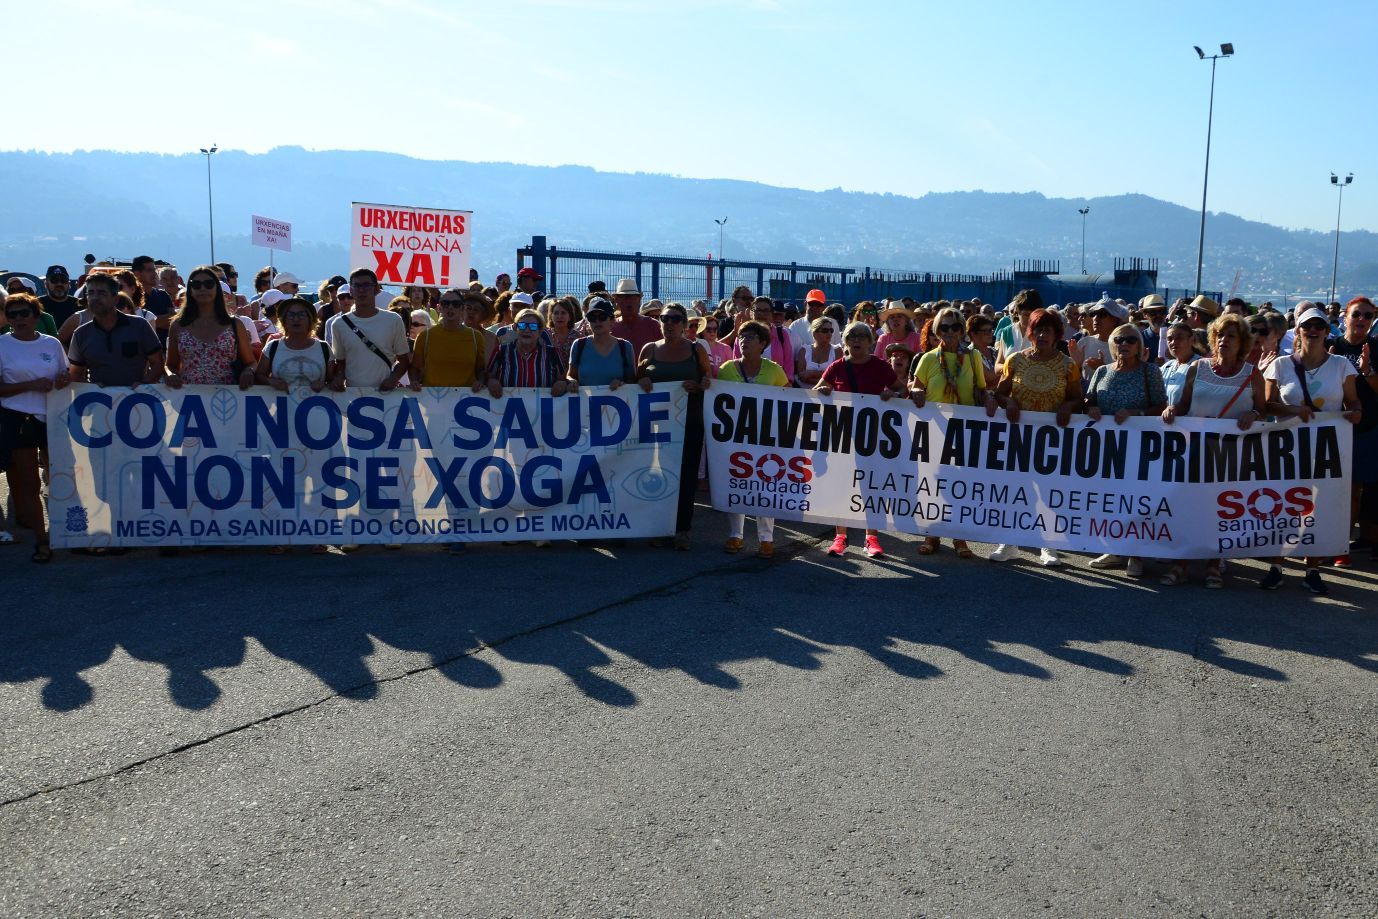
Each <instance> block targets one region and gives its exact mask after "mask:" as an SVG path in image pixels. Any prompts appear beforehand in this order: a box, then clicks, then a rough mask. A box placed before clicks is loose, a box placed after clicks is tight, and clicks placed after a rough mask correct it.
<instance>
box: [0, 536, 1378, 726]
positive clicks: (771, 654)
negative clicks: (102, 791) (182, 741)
mask: <svg viewBox="0 0 1378 919" xmlns="http://www.w3.org/2000/svg"><path fill="white" fill-rule="evenodd" d="M912 548H913V544H912V543H899V544H897V545H895V546H894V549H895V552H896V554H895V555H894V556H891V557H887V558H885V559H881V560H878V561H870V560H866V559H864V558H862V557H861V556H860V555H859V554H855V555H849V556H847V557H845V558H842V559H830V558H827V557H825V556H824V555H823V554H822V553H821V552H819V551H817V550H815V549H813V548H811V547H809V545H808V544H801V546H800V551H799V557H798V558H795V559H787V558H783V557H782V558H778V559H777V560H776V561H775V562H774V563H769V562H760V561H756V560H754V559H750V558H745V559H741V560H734V559H731V558H729V557H726V556H722V557H721V558H718V557H714V556H716V549H715V548H701V549H699V550H698V553H713V554H714V555H713V556H707V557H704V556H701V555H700V556H698V557H696V556H686V555H682V554H679V553H672V552H667V551H657V550H650V549H645V548H642V547H630V548H626V547H621V548H617V549H615V550H609V551H602V552H600V551H594V550H593V549H591V548H589V547H584V546H572V545H565V546H561V547H557V548H556V549H554V550H551V551H548V552H537V551H532V550H523V549H518V550H515V551H507V550H503V549H498V548H494V549H492V550H489V549H476V550H472V551H470V552H469V553H468V554H467V555H466V556H464V557H462V558H461V559H458V560H452V559H449V558H447V557H444V556H439V555H437V554H433V553H422V552H396V553H387V552H381V551H375V552H365V553H361V554H359V555H354V556H349V557H342V556H337V555H332V556H306V555H299V556H292V557H290V558H289V559H280V558H270V557H268V556H260V555H257V554H255V553H249V552H233V553H230V552H210V553H202V554H198V555H195V556H192V557H184V558H180V559H177V560H175V561H173V560H163V559H155V558H152V557H143V556H140V555H135V556H129V557H124V558H120V559H100V560H77V559H72V560H70V561H69V562H68V563H66V564H61V565H54V566H52V571H53V574H54V575H55V576H56V578H55V581H54V583H60V584H61V588H60V590H59V589H58V588H57V587H55V586H52V585H47V586H46V587H45V586H44V585H36V584H34V583H33V582H32V581H30V582H27V583H26V584H25V585H24V587H23V589H21V591H20V599H21V601H25V602H20V603H19V604H17V608H16V607H15V606H12V607H11V608H10V609H9V610H8V611H7V612H5V613H4V614H0V628H2V629H3V634H4V635H5V636H6V640H5V641H4V642H3V646H0V683H10V684H16V683H25V682H29V681H34V680H39V681H42V691H41V699H42V704H43V706H44V707H45V708H46V709H48V710H50V711H55V712H69V711H74V710H76V709H79V708H82V707H84V706H87V705H90V704H91V703H92V702H93V701H94V700H95V698H96V697H95V693H94V691H93V688H92V686H91V684H90V683H89V682H88V680H87V678H86V676H84V674H85V673H86V672H87V671H90V670H91V669H92V668H95V667H98V666H99V665H101V664H103V663H105V662H106V661H108V660H109V659H110V658H111V655H112V654H114V653H115V651H116V649H117V648H118V649H123V651H124V652H125V653H127V654H128V655H129V656H131V657H133V658H135V659H136V660H139V661H144V662H148V663H152V664H156V665H159V666H161V667H163V668H165V669H166V672H167V677H166V681H167V698H168V701H170V702H171V703H172V704H173V705H174V706H177V707H180V708H182V709H186V710H192V711H195V710H202V709H206V708H209V707H211V706H213V705H215V704H216V703H217V702H218V701H219V700H220V699H221V696H222V693H223V692H224V691H225V688H224V686H222V684H226V685H228V684H230V683H231V682H232V681H237V682H235V683H234V686H233V687H232V690H233V691H243V690H244V689H245V688H246V687H247V686H249V685H251V684H252V681H253V679H254V674H248V673H236V672H235V671H237V670H240V669H243V668H245V667H246V660H247V659H248V658H247V656H246V655H247V652H248V650H249V648H250V643H251V642H253V643H256V644H257V645H259V646H261V647H262V648H263V649H265V650H266V651H267V652H268V653H270V654H271V655H273V656H274V657H276V658H278V659H281V660H283V661H289V662H291V663H293V664H295V665H296V666H297V667H299V668H301V669H302V670H304V671H307V672H309V673H310V674H311V675H313V676H314V677H315V678H316V679H317V680H319V681H320V682H321V683H323V684H324V685H325V686H326V687H328V688H329V689H330V690H332V691H333V693H336V694H340V695H343V696H346V697H347V698H349V699H351V700H356V701H357V700H367V699H370V698H373V697H374V696H376V695H377V692H378V681H379V680H380V679H388V678H390V677H393V676H396V675H399V674H403V673H407V672H415V671H416V670H423V669H429V668H430V667H436V668H437V669H438V672H439V673H440V674H442V675H443V676H444V677H446V678H448V679H450V680H452V681H454V682H455V683H458V684H461V685H464V686H467V687H471V688H473V689H476V690H481V689H491V688H494V687H497V686H500V685H501V684H502V683H503V673H502V663H503V662H504V661H507V662H514V663H522V664H531V665H538V666H545V667H550V668H553V669H555V670H557V671H559V672H560V673H563V674H564V675H565V676H566V677H567V678H568V679H569V681H570V682H571V683H572V684H573V685H574V686H575V687H577V688H578V689H579V690H580V691H581V692H583V693H584V694H585V695H586V696H588V697H589V698H591V699H595V700H597V701H599V702H602V703H604V704H606V705H609V706H617V707H628V706H633V705H635V704H637V701H638V700H637V697H636V695H635V694H634V693H633V692H632V690H631V689H630V688H628V687H627V686H626V685H624V684H623V683H622V682H620V681H619V680H618V678H617V676H618V672H619V666H625V665H622V664H620V663H619V661H618V660H617V658H618V657H619V656H620V657H623V658H627V659H630V661H632V662H634V664H635V665H637V666H640V667H646V668H652V669H655V670H662V671H668V670H677V671H680V672H682V673H684V674H686V675H687V676H689V677H691V678H692V679H694V680H696V681H698V682H699V683H701V684H703V685H706V686H714V687H717V688H720V689H723V690H727V691H731V690H736V689H738V688H740V682H739V680H738V678H737V677H735V676H733V674H732V673H731V671H730V670H729V669H728V668H729V667H730V665H732V664H733V663H734V662H742V661H756V660H765V661H770V662H773V663H776V664H779V665H780V666H783V667H791V668H796V669H800V670H813V669H817V668H819V667H821V666H822V664H823V660H824V658H825V656H826V655H828V654H830V653H832V651H833V649H835V648H839V647H846V648H854V649H857V650H858V651H861V652H863V653H865V654H867V655H869V656H871V657H872V658H873V659H874V660H876V661H877V662H878V663H880V664H881V665H883V666H884V667H886V668H887V669H888V670H889V671H890V672H892V673H894V674H896V675H897V676H901V677H907V678H911V679H929V678H933V677H938V676H941V675H942V670H940V669H939V668H938V667H937V666H936V665H935V664H933V663H931V662H929V661H926V660H924V659H923V655H922V652H921V649H922V648H923V647H924V646H930V647H941V648H947V649H950V650H952V651H955V652H957V653H958V654H960V655H962V656H964V657H965V658H967V659H969V660H971V661H973V662H975V663H978V664H981V665H983V666H985V667H988V668H990V669H991V670H992V671H996V672H998V673H1002V674H1009V675H1013V676H1019V677H1025V678H1028V679H1035V680H1046V679H1050V678H1051V677H1052V674H1051V673H1050V672H1049V671H1048V670H1047V669H1046V668H1045V667H1043V666H1040V665H1039V664H1038V663H1036V662H1034V661H1033V660H1029V659H1027V658H1026V657H1024V656H1021V654H1020V653H1019V649H1021V648H1029V649H1034V650H1037V651H1040V652H1042V653H1044V654H1046V655H1048V656H1049V657H1051V658H1054V659H1057V660H1059V661H1063V662H1065V663H1067V664H1070V665H1072V666H1076V667H1083V668H1087V669H1090V670H1094V671H1099V672H1102V673H1106V674H1111V675H1115V676H1121V677H1129V676H1131V675H1132V674H1133V673H1134V668H1133V667H1132V665H1131V664H1130V663H1128V662H1127V661H1123V660H1120V659H1118V658H1116V657H1114V656H1112V655H1111V654H1109V653H1106V652H1105V651H1104V650H1089V649H1088V648H1087V647H1085V646H1087V645H1091V646H1097V645H1113V644H1116V643H1126V644H1131V645H1139V646H1142V647H1145V648H1154V649H1161V650H1166V651H1172V652H1177V653H1180V654H1183V655H1186V656H1189V657H1194V658H1196V659H1199V660H1200V661H1202V662H1204V663H1206V664H1209V665H1211V666H1215V667H1219V668H1222V669H1225V670H1229V671H1232V672H1235V673H1239V674H1242V675H1246V676H1249V677H1252V678H1255V679H1260V680H1285V679H1287V675H1286V674H1285V673H1282V672H1281V671H1279V670H1276V669H1274V668H1272V667H1268V666H1265V665H1262V664H1259V663H1256V662H1253V661H1249V660H1247V659H1244V658H1241V657H1239V656H1235V655H1232V654H1231V653H1229V652H1228V651H1227V650H1225V648H1226V646H1227V645H1229V644H1241V645H1256V646H1260V647H1264V648H1275V649H1281V650H1290V651H1296V652H1299V653H1303V654H1308V655H1313V656H1316V657H1324V658H1333V659H1336V660H1341V661H1346V662H1348V663H1351V664H1353V665H1354V666H1356V667H1360V668H1363V669H1366V670H1369V671H1375V672H1378V629H1375V627H1374V619H1373V616H1372V615H1371V613H1368V612H1366V610H1367V609H1368V607H1369V604H1368V598H1369V596H1371V594H1370V591H1371V590H1372V588H1373V585H1374V577H1373V575H1372V573H1371V572H1366V571H1363V572H1359V571H1355V572H1343V573H1338V576H1331V577H1330V579H1329V580H1330V583H1331V585H1332V590H1333V594H1332V597H1333V599H1335V600H1338V601H1340V602H1338V603H1320V602H1314V601H1313V600H1312V598H1310V597H1309V596H1307V595H1304V594H1302V593H1301V591H1300V589H1299V588H1298V587H1296V586H1292V587H1290V588H1289V589H1288V590H1287V591H1280V592H1278V593H1273V594H1265V593H1263V592H1261V591H1258V590H1255V589H1254V588H1253V585H1252V575H1253V572H1252V571H1250V572H1248V577H1247V578H1246V577H1242V576H1241V577H1237V578H1236V579H1235V581H1234V583H1233V584H1232V586H1231V587H1230V588H1229V589H1227V590H1224V591H1218V592H1217V591H1209V592H1208V591H1204V590H1202V589H1200V588H1199V587H1194V586H1189V587H1177V588H1159V587H1158V585H1157V584H1156V581H1153V580H1152V579H1145V580H1144V581H1140V582H1127V581H1125V580H1124V579H1123V578H1122V577H1117V576H1115V575H1112V574H1106V573H1103V572H1098V571H1092V570H1090V569H1087V568H1084V567H1076V566H1069V567H1068V568H1065V569H1061V570H1059V571H1057V572H1056V573H1054V572H1050V571H1046V570H1044V569H1040V568H1037V567H1033V566H1031V565H1026V564H1012V565H1005V566H999V567H996V566H993V565H992V564H990V563H989V562H987V561H985V560H983V559H973V560H967V561H962V560H957V559H955V558H953V557H952V556H951V555H950V554H946V555H939V556H935V557H933V558H932V559H924V560H919V559H918V558H917V557H915V556H914V555H913V552H912ZM853 551H854V552H855V550H853ZM618 556H620V557H618ZM677 563H678V564H680V565H682V566H683V569H684V579H683V580H681V581H678V582H675V583H671V584H670V585H669V586H662V587H659V588H654V589H651V590H648V591H646V592H643V593H639V594H638V593H635V592H633V593H632V595H631V596H626V594H627V593H628V589H625V588H626V585H625V584H624V583H623V579H624V578H625V576H626V575H625V572H626V571H627V569H626V567H625V566H626V565H628V564H632V565H637V566H650V567H649V568H645V569H642V570H649V571H652V572H657V573H658V574H659V580H660V581H661V582H663V581H665V580H666V579H667V578H673V577H674V576H675V573H676V572H675V569H674V566H675V565H676V564H677ZM709 565H716V566H718V567H707V566H709ZM533 566H535V567H543V568H544V569H545V570H544V572H536V571H533V570H532V569H533ZM805 566H808V567H807V568H806V567H805ZM61 569H65V571H62V570H61ZM246 574H249V575H251V576H250V577H246V576H245V575H246ZM153 577H156V578H159V580H158V581H156V582H153V583H149V582H148V580H147V579H148V578H153ZM212 588H213V589H212ZM631 590H632V591H634V588H631ZM1126 591H1134V592H1135V593H1133V594H1127V593H1125V592H1126ZM59 597H60V598H61V599H60V600H59V599H58V598H59ZM120 597H128V598H131V599H128V600H121V601H116V600H114V599H113V598H120ZM609 597H621V598H622V599H618V600H615V601H613V602H611V603H609V602H608V598H609ZM1131 599H1132V600H1135V601H1139V602H1128V601H1129V600H1131ZM1347 606H1348V608H1346V607H1347ZM1356 611H1357V612H1356ZM591 612H596V613H597V614H596V615H588V614H589V613H591ZM517 638H519V639H520V640H514V639H517ZM485 646H486V647H487V648H488V649H489V651H490V652H491V653H483V654H476V653H474V652H475V651H476V650H477V649H480V648H483V647H485ZM390 649H396V651H398V652H415V653H418V654H421V655H424V656H425V659H426V662H425V663H421V664H418V663H416V661H415V659H414V658H411V659H408V660H402V661H399V662H396V663H395V666H392V667H391V670H389V667H381V666H370V658H375V656H378V659H381V658H382V657H384V656H386V655H388V654H394V655H395V654H396V652H393V651H391V650H390ZM380 652H381V653H380ZM397 656H398V657H400V658H405V657H406V655H397ZM389 660H390V658H389ZM256 666H257V665H256ZM227 673H228V674H232V676H226V675H225V674H227ZM269 688H271V684H269Z"/></svg>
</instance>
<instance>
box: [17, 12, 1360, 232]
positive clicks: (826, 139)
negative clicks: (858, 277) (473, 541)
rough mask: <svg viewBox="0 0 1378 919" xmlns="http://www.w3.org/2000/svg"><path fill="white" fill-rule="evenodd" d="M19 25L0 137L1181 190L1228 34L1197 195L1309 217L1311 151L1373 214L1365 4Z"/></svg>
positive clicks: (805, 182) (757, 175)
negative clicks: (1205, 177) (1207, 162)
mask: <svg viewBox="0 0 1378 919" xmlns="http://www.w3.org/2000/svg"><path fill="white" fill-rule="evenodd" d="M12 5H14V6H17V3H16V0H4V2H3V6H4V7H7V8H8V7H11V6H12ZM6 18H7V19H9V20H11V21H13V15H10V16H7V17H6ZM23 20H24V26H25V30H24V32H25V35H27V36H28V37H29V38H28V40H24V41H11V42H9V43H8V47H7V56H8V58H9V60H10V62H11V66H10V67H9V81H10V82H9V85H10V87H11V90H13V89H14V88H15V87H16V86H20V85H22V86H27V87H33V89H30V90H27V91H24V92H21V93H15V92H13V91H12V92H10V93H8V94H7V96H8V98H7V100H6V102H7V108H8V110H9V111H8V115H9V117H8V118H7V119H6V125H5V133H4V136H3V139H0V147H3V148H5V149H42V150H75V149H96V148H99V149H116V150H141V151H157V152H169V153H172V152H179V153H180V152H187V151H193V150H195V149H196V148H197V147H199V146H204V145H206V144H209V143H211V142H215V143H218V144H219V145H220V146H221V147H222V148H231V149H243V150H249V151H263V150H267V149H270V148H272V147H274V146H281V145H287V144H293V145H300V146H304V147H307V148H309V149H369V150H387V151H392V152H397V153H404V154H408V155H411V156H416V157H421V158H425V159H461V160H480V161H512V162H521V163H532V164H540V165H559V164H566V163H575V164H580V165H587V166H592V167H594V168H597V169H602V170H607V171H617V172H637V171H640V172H657V173H669V174H674V175H682V176H689V177H702V178H736V179H746V180H752V181H760V182H768V183H770V184H774V185H786V186H796V187H801V188H808V189H825V188H836V187H841V188H844V189H847V190H857V191H871V192H893V193H895V194H905V195H921V194H923V193H925V192H929V191H958V190H972V189H983V190H987V191H1038V192H1042V193H1044V194H1046V195H1050V196H1059V197H1095V196H1098V195H1112V194H1119V193H1123V192H1141V193H1143V194H1148V195H1152V196H1154V197H1158V198H1163V199H1166V200H1169V201H1173V202H1177V203H1180V204H1185V205H1187V206H1189V207H1193V208H1197V207H1199V206H1200V201H1201V175H1202V167H1203V161H1204V154H1205V128H1206V107H1207V95H1208V91H1209V82H1210V64H1209V62H1201V61H1199V60H1197V58H1196V54H1195V52H1193V51H1192V46H1193V45H1200V46H1202V47H1203V48H1205V49H1207V50H1208V51H1209V50H1211V49H1214V48H1216V47H1218V46H1219V44H1220V43H1221V42H1224V41H1229V42H1233V43H1234V45H1235V48H1236V55H1235V57H1233V58H1231V59H1228V60H1224V61H1222V62H1221V63H1220V65H1219V69H1218V72H1217V79H1216V109H1215V131H1214V142H1213V146H1212V152H1211V189H1210V203H1209V207H1210V209H1211V210H1212V211H1216V210H1221V211H1229V212H1232V213H1236V214H1239V215H1241V216H1244V217H1248V218H1251V219H1258V220H1265V221H1267V222H1269V223H1275V224H1279V225H1282V226H1287V227H1310V228H1314V229H1322V230H1326V229H1333V227H1334V222H1335V203H1336V202H1335V197H1336V196H1335V192H1334V191H1333V189H1332V188H1331V187H1330V185H1329V179H1328V177H1329V173H1330V172H1331V171H1335V172H1339V173H1341V174H1343V173H1345V172H1354V173H1356V178H1355V184H1354V185H1353V186H1351V188H1350V189H1349V190H1348V191H1347V192H1346V193H1345V220H1344V224H1345V227H1346V228H1347V229H1353V228H1360V227H1362V228H1366V229H1372V230H1378V210H1375V207H1374V204H1375V202H1378V169H1374V168H1371V166H1372V165H1373V164H1374V161H1375V151H1376V150H1378V118H1375V115H1374V104H1375V101H1376V95H1378V94H1375V89H1376V88H1378V77H1375V64H1374V58H1373V55H1374V48H1375V38H1378V9H1375V7H1374V6H1373V5H1372V4H1371V3H1367V4H1366V3H1361V2H1329V3H1327V2H1316V3H1309V4H1298V3H1294V2H1292V3H1288V2H1266V0H1265V2H1252V3H1243V2H1233V0H1230V2H1202V0H1197V2H1190V3H1187V2H1164V3H1156V4H1140V3H1133V4H1131V3H1123V4H1121V3H1113V2H1101V3H1083V2H1065V3H1058V2H1054V3H1050V4H1029V3H1016V2H980V0H971V2H959V3H951V2H949V3H942V4H938V3H926V2H924V3H920V2H914V3H890V2H864V0H853V2H847V3H841V2H836V3H829V2H821V0H678V2H667V3H653V2H631V0H504V2H501V3H469V2H452V3H451V2H440V0H272V2H260V0H241V2H236V3H232V4H214V5H213V4H195V5H193V4H189V3H184V2H172V0H48V2H45V3H42V4H24V5H23ZM57 35H61V36H64V44H65V45H66V46H67V47H68V48H70V49H71V53H70V54H69V56H68V57H67V58H66V61H65V64H64V65H61V66H55V65H57V63H58V60H59V59H58V58H56V57H55V56H54V55H53V53H52V51H51V49H50V47H49V46H48V45H47V43H46V42H45V38H50V37H52V36H57ZM11 37H12V38H13V37H14V36H13V35H12V36H11ZM20 74H24V75H25V76H24V78H23V79H22V80H21V79H20V78H19V76H18V75H20Z"/></svg>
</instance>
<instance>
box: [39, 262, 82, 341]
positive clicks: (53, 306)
mask: <svg viewBox="0 0 1378 919" xmlns="http://www.w3.org/2000/svg"><path fill="white" fill-rule="evenodd" d="M43 284H44V286H45V287H47V288H48V292H47V293H46V294H44V295H43V296H41V297H39V298H38V299H39V300H41V301H42V302H43V312H45V313H47V314H48V315H49V316H52V317H53V322H55V323H57V327H58V328H59V329H60V328H62V324H63V323H64V322H66V321H67V320H68V318H70V317H71V315H72V314H73V313H75V312H76V311H77V310H79V309H81V304H79V303H77V301H76V298H74V297H71V296H68V294H69V293H70V292H71V290H72V279H71V277H70V276H69V275H68V274H67V269H66V268H64V267H62V266H61V265H49V266H48V273H47V275H45V276H44V278H43Z"/></svg>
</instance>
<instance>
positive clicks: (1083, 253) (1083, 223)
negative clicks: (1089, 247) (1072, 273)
mask: <svg viewBox="0 0 1378 919" xmlns="http://www.w3.org/2000/svg"><path fill="white" fill-rule="evenodd" d="M1077 213H1078V214H1080V215H1081V273H1082V274H1085V273H1086V215H1087V214H1089V213H1091V208H1090V206H1089V205H1088V206H1086V207H1079V208H1077Z"/></svg>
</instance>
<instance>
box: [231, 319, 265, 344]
mask: <svg viewBox="0 0 1378 919" xmlns="http://www.w3.org/2000/svg"><path fill="white" fill-rule="evenodd" d="M234 318H236V319H238V320H239V321H240V323H241V324H242V325H243V326H244V328H246V329H248V330H249V344H251V345H256V344H258V342H259V336H258V328H257V327H256V326H255V325H254V321H253V320H252V319H250V318H249V317H248V316H236V317H234Z"/></svg>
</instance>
